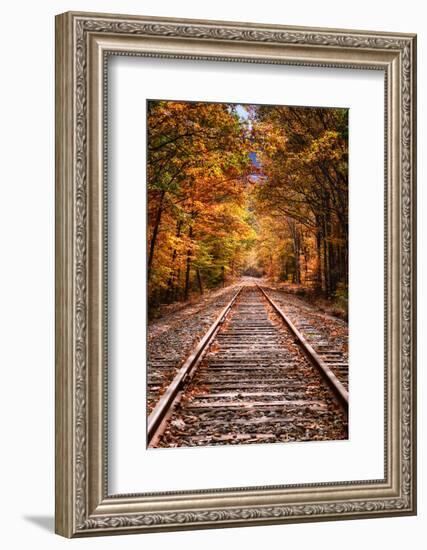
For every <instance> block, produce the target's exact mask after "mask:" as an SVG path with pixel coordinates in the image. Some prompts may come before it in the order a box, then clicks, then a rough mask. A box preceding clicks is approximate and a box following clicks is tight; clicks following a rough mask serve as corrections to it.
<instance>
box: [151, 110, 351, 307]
mask: <svg viewBox="0 0 427 550" xmlns="http://www.w3.org/2000/svg"><path fill="white" fill-rule="evenodd" d="M147 134H148V135H147V137H148V140H147V143H148V145H147V193H148V202H147V204H148V207H147V209H148V232H147V240H148V242H147V276H148V295H149V303H150V304H158V303H161V302H171V301H175V300H187V299H188V298H189V296H190V293H191V292H200V293H203V291H204V289H205V288H211V287H215V286H217V285H219V284H224V281H225V280H226V279H232V278H234V277H237V276H239V275H242V274H256V275H264V276H266V277H270V278H272V279H276V280H280V281H288V282H291V283H294V284H296V285H303V286H307V287H311V288H316V289H318V290H319V291H322V292H323V293H324V294H325V295H329V296H331V295H333V294H334V292H336V291H337V289H344V290H346V289H347V277H348V112H347V110H346V109H338V108H319V107H315V108H312V107H284V106H255V105H240V106H237V105H233V104H224V103H201V102H195V103H189V102H179V101H149V102H148V107H147Z"/></svg>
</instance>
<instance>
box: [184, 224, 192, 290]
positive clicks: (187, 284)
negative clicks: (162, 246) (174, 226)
mask: <svg viewBox="0 0 427 550" xmlns="http://www.w3.org/2000/svg"><path fill="white" fill-rule="evenodd" d="M188 237H189V239H190V245H189V247H188V249H187V265H186V268H185V287H184V300H185V301H187V300H188V296H189V293H190V269H191V253H192V248H193V246H192V238H193V226H192V225H190V228H189V230H188Z"/></svg>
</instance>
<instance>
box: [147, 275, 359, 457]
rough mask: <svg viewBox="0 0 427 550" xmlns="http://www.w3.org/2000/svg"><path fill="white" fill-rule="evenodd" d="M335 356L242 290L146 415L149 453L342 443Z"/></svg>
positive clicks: (341, 381) (250, 289)
mask: <svg viewBox="0 0 427 550" xmlns="http://www.w3.org/2000/svg"><path fill="white" fill-rule="evenodd" d="M321 344H325V342H321ZM319 351H320V352H321V353H318V352H319ZM334 357H336V355H335V354H334V350H332V349H326V348H325V347H322V345H320V346H317V349H315V348H314V347H313V346H312V345H311V344H310V343H309V342H308V341H307V339H306V338H305V337H304V336H303V334H302V333H301V332H300V330H299V329H298V328H297V327H296V326H295V325H293V323H292V322H291V320H290V319H289V318H288V317H287V315H286V314H285V312H283V311H282V309H281V308H280V307H279V306H278V305H277V304H276V302H275V301H274V300H272V298H271V297H270V296H269V294H268V293H267V292H266V291H265V290H264V289H262V288H261V287H259V286H258V285H248V286H243V287H241V288H240V289H239V290H238V291H237V292H236V294H235V295H234V296H233V298H232V299H231V300H230V302H229V303H228V304H227V305H226V306H225V307H224V309H223V310H222V312H221V313H220V315H219V316H218V318H217V319H216V320H215V322H214V323H213V324H212V325H211V327H210V328H209V330H208V331H207V332H206V334H205V336H204V337H203V338H202V340H201V341H200V342H199V344H198V345H197V346H196V348H195V349H194V350H193V352H192V353H191V355H190V356H189V357H188V358H187V360H186V361H185V363H184V364H183V365H182V367H181V368H180V369H179V371H178V373H177V374H176V376H175V378H174V379H173V380H172V382H171V384H170V385H169V386H168V388H167V389H166V391H165V392H164V393H163V395H162V396H161V398H160V399H159V401H158V402H157V404H156V406H155V407H154V409H153V410H152V411H151V413H150V416H149V417H148V422H147V436H148V437H147V439H148V446H149V447H182V446H199V445H225V444H237V443H275V442H284V441H304V440H331V439H346V438H347V436H348V423H347V416H348V414H347V413H348V391H347V387H348V381H347V379H346V373H345V372H344V369H341V370H340V371H339V376H337V373H338V371H337V370H335V372H334V370H333V369H332V368H331V366H332V365H336V364H337V361H335V360H334V361H332V363H331V362H330V361H329V360H330V359H331V358H334ZM328 361H329V362H328ZM347 376H348V370H347Z"/></svg>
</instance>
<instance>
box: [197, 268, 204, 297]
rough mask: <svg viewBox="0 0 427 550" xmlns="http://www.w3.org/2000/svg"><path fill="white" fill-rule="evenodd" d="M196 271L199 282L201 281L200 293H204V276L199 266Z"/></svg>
mask: <svg viewBox="0 0 427 550" xmlns="http://www.w3.org/2000/svg"><path fill="white" fill-rule="evenodd" d="M196 273H197V282H198V283H199V290H200V294H203V284H202V277H201V275H200V269H199V268H197V269H196Z"/></svg>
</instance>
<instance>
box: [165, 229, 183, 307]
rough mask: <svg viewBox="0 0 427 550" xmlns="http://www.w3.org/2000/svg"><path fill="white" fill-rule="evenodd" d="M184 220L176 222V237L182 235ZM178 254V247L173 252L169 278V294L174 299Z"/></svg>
mask: <svg viewBox="0 0 427 550" xmlns="http://www.w3.org/2000/svg"><path fill="white" fill-rule="evenodd" d="M181 228H182V220H179V221H178V222H177V224H176V238H177V239H179V237H180V236H181ZM177 255H178V252H177V250H176V248H174V249H173V252H172V270H171V274H170V276H169V280H168V296H169V299H170V300H171V301H172V299H173V295H174V288H175V287H176V282H177V281H176V269H175V260H176V257H177Z"/></svg>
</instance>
